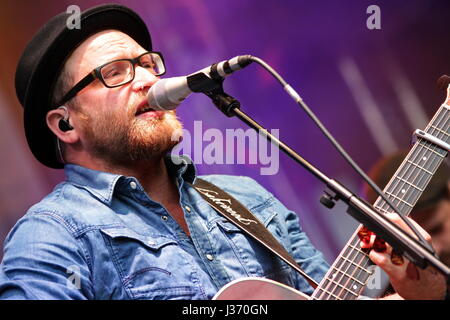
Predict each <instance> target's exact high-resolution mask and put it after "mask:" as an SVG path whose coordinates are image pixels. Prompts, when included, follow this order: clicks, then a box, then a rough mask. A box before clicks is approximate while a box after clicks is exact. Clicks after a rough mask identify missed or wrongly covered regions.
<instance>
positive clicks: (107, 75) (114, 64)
mask: <svg viewBox="0 0 450 320" xmlns="http://www.w3.org/2000/svg"><path fill="white" fill-rule="evenodd" d="M136 64H138V65H139V66H140V67H143V68H146V69H149V70H150V72H151V73H153V74H154V75H155V76H161V75H163V74H164V73H165V72H166V67H165V66H164V59H163V57H162V54H161V53H160V52H155V51H152V52H145V53H143V54H141V55H140V56H138V57H136V58H134V59H118V60H114V61H110V62H107V63H105V64H103V65H101V66H99V67H97V68H95V69H94V70H92V72H91V73H89V74H88V75H87V76H86V77H84V78H83V79H81V80H80V81H79V82H78V83H77V84H76V85H75V86H74V87H73V88H72V89H70V91H69V92H67V93H66V95H65V96H64V97H63V98H62V99H61V101H60V102H59V103H58V105H57V106H56V107H59V106H61V105H63V104H64V103H66V102H67V101H69V100H70V99H72V98H73V97H75V96H76V95H77V94H78V92H80V91H81V90H83V89H84V88H85V87H86V86H88V85H89V84H91V83H92V82H93V81H94V80H95V79H100V81H101V82H102V83H103V84H104V85H105V87H107V88H115V87H119V86H122V85H124V84H127V83H130V82H131V81H133V79H134V75H135V65H136ZM56 107H55V108H56Z"/></svg>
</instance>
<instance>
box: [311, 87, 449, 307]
mask: <svg viewBox="0 0 450 320" xmlns="http://www.w3.org/2000/svg"><path fill="white" fill-rule="evenodd" d="M449 90H450V89H449ZM448 97H449V95H448V96H447V101H446V103H444V104H443V105H441V107H440V108H439V110H438V111H437V113H436V114H435V115H434V117H433V119H432V120H431V121H430V123H429V124H428V126H427V127H426V129H425V130H424V131H425V132H426V133H428V134H431V135H433V136H435V137H437V138H439V139H440V140H442V141H444V142H446V143H449V142H450V99H449V98H448ZM446 155H447V151H446V150H444V149H441V148H439V147H438V146H437V145H435V144H432V143H430V142H428V141H426V140H424V139H422V138H418V139H417V141H416V142H415V143H414V145H413V147H412V148H411V150H410V152H409V153H408V155H407V156H406V157H405V159H404V160H403V162H402V164H401V165H400V167H399V168H398V169H397V171H396V172H395V174H394V176H393V177H392V178H391V180H390V181H389V183H388V184H387V185H386V187H385V188H384V190H383V192H384V193H385V194H386V196H387V197H388V198H389V200H391V201H392V202H393V204H394V205H395V206H396V208H397V210H398V211H399V213H401V214H404V215H409V213H410V212H411V210H412V209H413V207H414V205H415V204H416V202H417V201H418V200H419V198H420V196H421V195H422V193H423V191H424V190H425V188H426V187H427V185H428V183H429V182H430V180H431V178H432V177H433V175H434V173H435V172H436V170H437V169H438V168H439V166H440V164H441V163H442V161H443V160H444V158H445V157H446ZM374 207H375V208H376V209H377V210H378V211H380V212H382V213H389V212H393V210H392V209H391V208H390V206H389V205H388V204H387V203H386V202H385V201H384V200H383V199H382V198H381V197H379V198H378V199H377V200H376V201H375V203H374ZM361 227H362V225H360V226H359V227H358V228H357V230H356V231H355V233H354V234H353V235H352V237H351V238H350V240H349V241H348V243H347V244H346V246H345V247H344V249H343V250H342V251H341V253H340V254H339V256H338V257H337V258H336V260H335V262H334V263H333V264H332V266H331V268H330V270H329V271H328V272H327V274H326V275H325V277H324V278H323V279H322V281H321V282H320V284H319V286H318V287H317V288H316V289H315V291H314V293H313V294H312V295H311V299H314V300H353V299H356V298H357V297H358V296H359V295H360V293H361V291H362V290H363V289H364V286H365V285H366V283H367V281H368V278H369V276H370V275H371V274H372V272H373V268H372V266H373V264H372V262H371V260H370V259H369V256H368V252H367V251H365V250H363V249H361V247H360V240H359V237H358V231H359V229H360V228H361Z"/></svg>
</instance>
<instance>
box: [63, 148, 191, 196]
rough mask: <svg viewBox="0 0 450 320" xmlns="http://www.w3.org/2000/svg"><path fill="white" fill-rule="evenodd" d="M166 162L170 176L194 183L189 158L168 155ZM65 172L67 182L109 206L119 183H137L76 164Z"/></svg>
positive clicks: (70, 165)
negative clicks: (126, 181)
mask: <svg viewBox="0 0 450 320" xmlns="http://www.w3.org/2000/svg"><path fill="white" fill-rule="evenodd" d="M164 161H165V163H166V167H167V170H168V172H169V175H170V176H172V177H176V178H177V179H178V180H180V179H181V180H182V181H183V180H184V181H186V182H189V183H194V181H195V178H196V171H197V170H196V168H195V165H194V163H193V161H192V159H191V158H190V157H189V156H187V155H181V156H178V155H171V154H168V155H166V156H165V158H164ZM64 172H65V174H66V180H67V182H69V183H71V184H73V185H76V186H77V187H80V188H82V189H85V190H87V191H88V192H90V193H91V194H92V195H93V196H95V197H96V198H98V199H99V200H101V201H102V202H105V203H108V204H109V203H110V202H111V200H112V197H113V193H114V190H115V188H116V184H117V182H118V181H120V180H125V179H134V180H136V181H137V179H136V178H134V177H126V176H123V175H118V174H113V173H109V172H103V171H97V170H92V169H88V168H85V167H82V166H78V165H75V164H67V165H65V166H64Z"/></svg>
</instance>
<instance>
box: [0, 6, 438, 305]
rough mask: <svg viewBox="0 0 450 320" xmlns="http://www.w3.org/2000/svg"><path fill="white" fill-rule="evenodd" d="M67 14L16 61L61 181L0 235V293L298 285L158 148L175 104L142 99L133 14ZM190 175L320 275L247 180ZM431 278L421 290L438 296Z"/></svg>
mask: <svg viewBox="0 0 450 320" xmlns="http://www.w3.org/2000/svg"><path fill="white" fill-rule="evenodd" d="M67 18H68V15H67V14H66V13H62V14H60V15H58V16H56V17H54V18H52V19H51V20H50V21H49V22H48V23H47V24H46V25H45V26H44V27H43V28H42V29H40V31H39V32H38V33H37V34H36V35H35V36H34V38H33V39H32V40H31V41H30V43H29V44H28V46H27V47H26V49H25V51H24V53H23V55H22V57H21V59H20V61H19V64H18V67H17V72H16V91H17V96H18V98H19V100H20V102H21V104H22V106H23V107H24V124H25V133H26V138H27V141H28V144H29V147H30V149H31V151H32V152H33V154H34V156H35V157H36V158H37V159H38V160H39V161H40V162H41V163H43V164H44V165H46V166H49V167H51V168H64V171H65V174H66V180H65V181H64V182H62V183H60V184H59V185H57V186H56V187H55V189H54V190H53V192H52V193H50V194H49V195H48V196H47V197H45V198H44V199H43V200H42V201H41V202H39V203H37V204H36V205H34V206H33V207H31V208H30V209H29V211H28V212H27V213H26V215H25V216H24V217H23V218H21V219H20V220H19V221H18V222H17V224H16V225H15V226H14V228H13V229H12V230H11V232H10V233H9V235H8V237H7V239H6V241H5V247H4V258H3V262H2V264H1V265H0V298H3V299H210V298H212V297H213V296H214V294H215V293H216V292H217V291H218V290H219V289H220V288H221V287H222V286H224V285H225V284H227V283H228V282H230V281H232V280H235V279H238V278H242V277H248V276H252V277H253V276H254V277H265V278H270V279H274V280H277V281H279V282H282V283H285V284H287V285H289V286H292V287H294V288H296V289H298V290H300V291H303V292H305V293H306V294H310V293H311V292H312V288H311V287H310V286H309V285H308V283H307V282H306V280H305V279H304V278H303V277H302V276H301V275H300V274H298V273H297V272H296V271H294V270H293V269H292V268H291V267H289V266H288V265H287V264H285V263H284V262H282V261H281V260H280V259H278V258H276V257H274V255H272V254H271V253H270V252H269V251H267V249H266V248H264V247H263V246H261V245H259V244H257V243H256V242H255V241H254V240H252V239H250V238H249V237H248V236H246V235H245V234H244V233H243V232H242V231H241V230H240V229H239V228H237V227H236V226H234V225H233V224H231V223H230V222H227V221H226V220H225V219H224V218H223V217H222V216H220V215H219V214H218V213H217V212H216V211H215V210H214V209H212V208H211V207H210V206H209V205H208V204H207V203H206V202H205V201H204V200H203V198H202V197H201V196H200V195H199V194H198V193H197V191H196V190H195V189H193V188H192V186H191V185H190V184H191V183H193V182H194V181H195V179H196V172H195V168H194V165H193V164H192V163H191V161H189V159H188V158H185V157H180V158H179V159H177V160H178V161H176V163H175V162H174V161H172V159H171V157H169V156H168V153H169V152H170V150H171V149H172V148H173V147H174V146H175V145H176V144H177V143H178V142H179V141H178V139H176V138H174V137H179V132H180V130H181V123H180V122H179V120H178V119H177V117H176V114H175V112H174V111H155V110H154V109H152V108H151V107H152V106H149V105H148V103H147V99H146V94H147V92H148V90H149V88H150V87H151V86H152V85H153V84H154V83H155V82H157V81H158V80H159V77H160V76H161V75H163V74H164V72H165V65H164V59H163V56H162V54H161V53H159V52H155V51H153V49H152V43H151V38H150V34H149V32H148V30H147V27H146V25H145V24H144V22H143V21H142V20H141V18H140V17H139V16H138V15H137V14H136V13H135V12H133V11H131V10H130V9H128V8H126V7H123V6H120V5H103V6H99V7H94V8H91V9H88V10H86V11H84V12H83V13H82V14H81V20H80V27H81V28H80V29H70V28H68V27H67V25H66V20H67ZM203 178H204V179H205V180H207V181H209V182H211V183H213V184H215V185H216V186H218V187H220V188H221V189H223V190H225V191H226V192H228V193H230V194H231V195H232V196H234V197H235V198H236V199H237V200H239V202H241V203H242V204H243V205H244V206H245V207H247V208H248V209H250V210H251V211H252V212H253V213H254V214H255V215H256V217H257V218H258V219H259V220H260V221H261V222H262V223H263V224H264V225H265V226H266V227H267V228H268V230H269V231H270V232H271V233H272V234H273V235H274V236H275V237H276V238H277V240H278V241H279V242H280V243H281V244H282V245H283V247H284V248H285V249H286V250H287V251H288V252H289V253H290V254H291V255H292V256H293V257H294V259H295V260H296V261H297V263H298V264H299V265H300V266H301V268H302V269H303V270H304V271H305V272H306V273H307V274H309V275H310V276H311V277H312V278H313V279H315V280H316V281H320V280H321V279H322V277H323V276H324V274H325V273H326V271H327V269H328V264H327V262H326V261H325V260H324V258H323V256H322V254H321V253H320V252H318V251H317V250H316V249H315V248H314V247H313V246H312V244H311V243H310V241H309V239H308V237H307V236H306V235H305V234H304V232H303V231H302V229H301V227H300V225H299V222H298V218H297V216H296V214H295V213H294V212H292V211H289V210H288V209H286V208H285V207H284V206H283V205H282V204H281V203H280V202H279V201H278V200H277V199H275V198H274V197H273V195H272V194H271V193H269V192H268V191H266V190H265V189H263V188H262V187H261V186H260V185H258V184H257V183H256V182H255V181H253V180H252V179H250V178H247V177H233V176H224V175H210V176H204V177H203ZM383 263H386V262H383ZM406 281H413V280H406ZM435 282H436V281H435ZM441 284H442V283H441V282H439V286H437V287H435V288H434V289H433V290H432V291H430V292H429V291H426V290H425V292H424V290H423V288H422V290H421V291H420V293H421V294H422V295H423V294H425V298H433V299H438V298H442V297H443V296H444V295H445V286H442V285H441ZM436 288H437V289H436ZM398 292H399V294H400V295H401V292H402V291H401V290H398ZM418 294H419V290H418Z"/></svg>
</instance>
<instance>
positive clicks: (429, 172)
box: [407, 160, 433, 175]
mask: <svg viewBox="0 0 450 320" xmlns="http://www.w3.org/2000/svg"><path fill="white" fill-rule="evenodd" d="M407 162H409V163H411V164H412V165H414V166H416V167H417V168H419V169H422V170H423V171H425V172H426V173H428V174H431V175H433V172H431V171H428V170H427V169H425V168H424V167H422V166H419V165H418V164H417V163H414V162H412V161H410V160H408V161H407Z"/></svg>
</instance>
